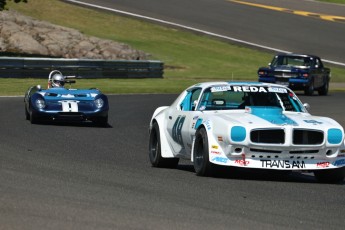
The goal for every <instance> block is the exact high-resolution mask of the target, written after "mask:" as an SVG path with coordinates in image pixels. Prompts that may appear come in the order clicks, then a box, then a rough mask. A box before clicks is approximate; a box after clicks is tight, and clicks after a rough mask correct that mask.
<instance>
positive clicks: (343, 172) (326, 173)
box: [314, 167, 345, 184]
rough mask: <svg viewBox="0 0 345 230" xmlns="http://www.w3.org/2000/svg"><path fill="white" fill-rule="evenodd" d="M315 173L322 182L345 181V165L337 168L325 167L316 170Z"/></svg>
mask: <svg viewBox="0 0 345 230" xmlns="http://www.w3.org/2000/svg"><path fill="white" fill-rule="evenodd" d="M314 175H315V177H316V179H317V181H318V182H320V183H332V184H338V183H341V182H343V181H344V177H345V167H342V168H337V169H323V170H316V171H314Z"/></svg>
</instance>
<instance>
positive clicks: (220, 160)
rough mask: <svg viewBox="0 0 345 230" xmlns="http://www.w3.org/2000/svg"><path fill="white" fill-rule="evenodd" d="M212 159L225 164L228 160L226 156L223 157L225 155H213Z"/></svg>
mask: <svg viewBox="0 0 345 230" xmlns="http://www.w3.org/2000/svg"><path fill="white" fill-rule="evenodd" d="M212 161H214V162H220V163H224V164H226V163H227V162H228V158H225V157H213V158H212Z"/></svg>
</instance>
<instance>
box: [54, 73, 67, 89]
mask: <svg viewBox="0 0 345 230" xmlns="http://www.w3.org/2000/svg"><path fill="white" fill-rule="evenodd" d="M51 81H52V82H51V85H52V87H53V88H59V87H63V86H64V85H65V77H64V76H62V74H59V73H57V74H54V75H53V77H52V80H51Z"/></svg>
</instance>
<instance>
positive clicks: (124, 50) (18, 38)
mask: <svg viewBox="0 0 345 230" xmlns="http://www.w3.org/2000/svg"><path fill="white" fill-rule="evenodd" d="M1 53H3V54H4V53H14V54H16V53H18V54H21V55H25V56H33V57H37V56H46V57H54V58H82V59H108V60H109V59H112V60H139V59H140V60H145V59H147V58H148V56H149V55H148V54H146V53H144V52H142V51H139V50H135V49H132V48H131V47H130V46H128V45H126V44H123V43H118V42H114V41H111V40H103V39H99V38H96V37H90V36H85V35H83V34H82V33H80V32H79V31H77V30H74V29H70V28H66V27H62V26H57V25H54V24H51V23H48V22H44V21H39V20H35V19H33V18H30V17H27V16H24V15H21V14H19V13H17V12H15V11H11V10H10V11H0V55H1Z"/></svg>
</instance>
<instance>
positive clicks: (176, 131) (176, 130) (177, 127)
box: [172, 116, 186, 146]
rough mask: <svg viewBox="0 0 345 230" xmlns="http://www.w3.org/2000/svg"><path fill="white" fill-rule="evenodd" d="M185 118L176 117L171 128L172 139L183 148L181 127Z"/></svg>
mask: <svg viewBox="0 0 345 230" xmlns="http://www.w3.org/2000/svg"><path fill="white" fill-rule="evenodd" d="M185 119H186V116H178V117H177V119H176V121H175V123H174V126H173V128H172V138H173V140H174V141H175V142H177V143H179V144H180V145H182V146H183V139H182V126H183V123H184V121H185Z"/></svg>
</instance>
